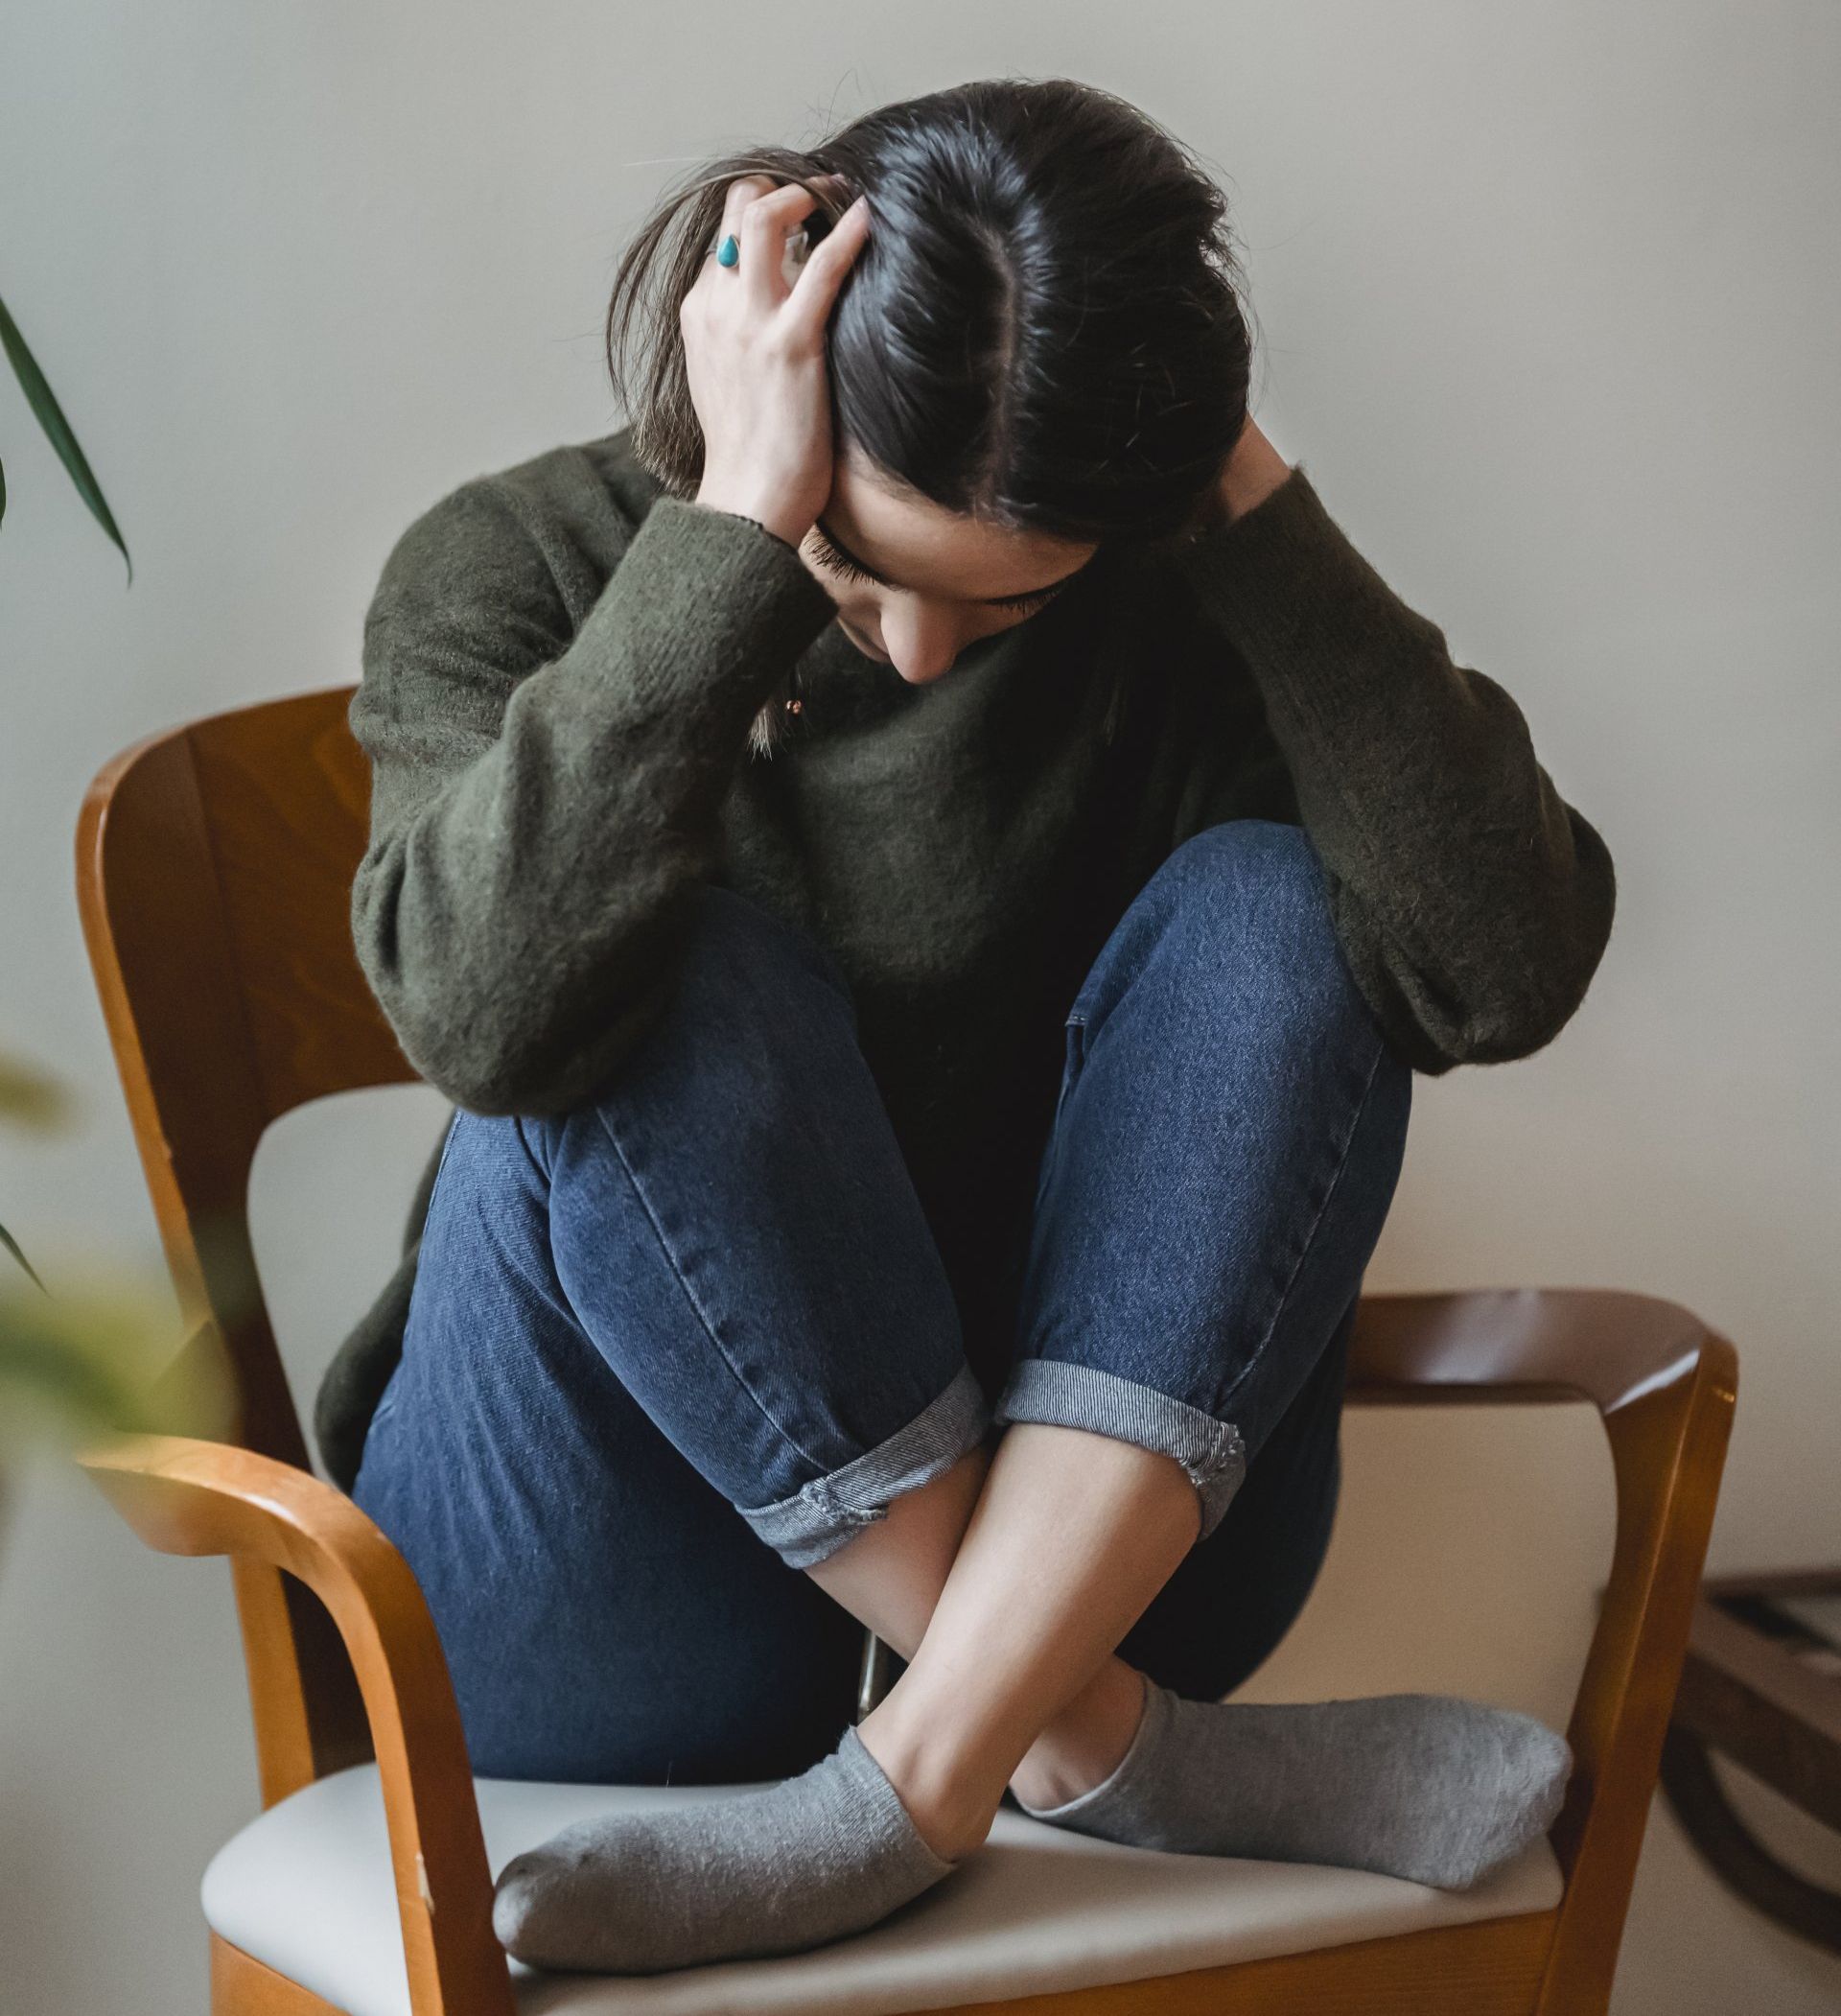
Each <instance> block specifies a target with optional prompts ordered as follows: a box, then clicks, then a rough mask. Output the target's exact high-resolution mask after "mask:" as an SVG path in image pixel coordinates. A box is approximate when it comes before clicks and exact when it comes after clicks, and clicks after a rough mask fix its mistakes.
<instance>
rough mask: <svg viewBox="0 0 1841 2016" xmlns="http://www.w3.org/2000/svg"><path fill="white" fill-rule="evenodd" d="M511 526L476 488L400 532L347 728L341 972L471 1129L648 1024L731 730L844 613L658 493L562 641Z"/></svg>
mask: <svg viewBox="0 0 1841 2016" xmlns="http://www.w3.org/2000/svg"><path fill="white" fill-rule="evenodd" d="M528 508H529V506H528V504H527V503H526V501H525V500H524V499H523V498H522V497H521V496H519V495H517V494H515V493H514V492H513V491H512V490H511V489H510V488H509V487H508V486H505V485H503V484H501V481H499V479H497V478H495V477H480V478H477V479H475V480H474V481H471V482H467V483H463V484H462V485H461V486H460V487H459V488H458V489H457V490H455V491H454V492H453V493H452V494H451V495H449V496H448V497H446V498H444V499H443V500H442V501H441V502H440V503H439V504H435V505H434V506H433V507H432V508H431V509H430V510H429V511H427V512H425V513H424V514H423V515H422V516H421V517H420V518H418V519H417V520H416V521H415V523H414V524H412V525H411V526H410V527H409V528H408V530H407V531H406V532H405V533H404V534H403V536H402V537H401V538H400V539H399V540H398V542H397V544H396V546H395V548H394V549H393V550H392V551H391V553H390V555H389V557H388V559H387V560H386V562H385V567H384V571H383V575H382V578H381V579H380V581H379V584H378V588H377V591H376V594H375V596H374V597H373V598H372V601H371V604H370V607H369V610H368V612H367V614H366V617H365V621H364V637H363V673H362V678H361V682H360V685H359V688H358V691H357V692H356V693H355V694H354V696H353V699H352V704H351V710H350V719H351V725H352V729H353V732H354V734H355V735H356V736H357V738H358V739H359V741H360V742H361V744H362V745H363V747H364V749H365V751H366V753H367V754H368V756H369V758H370V762H371V813H370V822H371V823H370V840H369V845H368V847H367V849H366V852H365V854H364V856H363V859H362V861H361V864H360V867H359V869H358V873H357V876H356V879H355V880H354V884H353V889H352V927H353V934H354V937H355V940H356V944H357V949H358V955H359V960H360V963H361V966H362V968H363V970H364V973H365V974H366V976H367V977H368V979H369V981H370V984H371V987H372V989H373V990H374V992H375V993H376V995H377V997H378V1000H379V1002H380V1004H381V1005H382V1007H383V1009H384V1012H385V1015H386V1016H387V1018H388V1019H389V1021H390V1024H391V1026H392V1028H393V1029H394V1030H395V1032H396V1035H397V1038H398V1041H399V1042H400V1043H401V1044H402V1046H403V1050H404V1053H405V1055H406V1056H407V1057H408V1059H409V1061H410V1063H411V1064H413V1065H414V1066H415V1067H416V1069H417V1070H419V1071H420V1072H421V1073H422V1074H423V1076H424V1077H426V1078H427V1079H428V1080H429V1082H430V1083H431V1084H432V1085H434V1086H436V1087H437V1088H438V1089H439V1090H442V1091H443V1092H445V1093H446V1094H447V1096H448V1097H449V1098H450V1099H452V1100H453V1101H454V1103H455V1104H456V1105H458V1106H462V1107H465V1108H468V1109H470V1110H471V1111H473V1112H476V1113H513V1112H516V1113H546V1112H553V1111H557V1110H562V1109H566V1108H567V1107H569V1106H571V1105H572V1104H576V1103H579V1101H580V1100H582V1099H583V1098H585V1097H587V1096H588V1095H590V1094H591V1093H592V1092H593V1091H594V1090H595V1089H596V1088H597V1087H599V1086H600V1085H602V1084H603V1083H605V1081H606V1080H607V1079H608V1078H609V1076H610V1075H611V1074H612V1073H613V1072H614V1071H615V1070H616V1069H617V1068H618V1066H619V1064H620V1062H621V1061H622V1059H623V1058H624V1057H625V1056H626V1055H627V1053H628V1052H629V1050H630V1049H631V1048H632V1046H633V1045H634V1043H635V1042H636V1041H637V1040H638V1038H639V1037H640V1035H641V1033H642V1032H643V1031H644V1029H645V1028H647V1027H648V1026H649V1025H650V1023H651V1022H652V1021H653V1020H655V1019H656V1017H657V1015H658V1014H659V1013H660V1012H661V1010H662V1009H663V1007H664V1003H665V1001H666V1000H667V999H668V997H669V994H670V991H671V988H672V986H673V984H674V983H675V980H676V978H677V975H678V973H679V971H680V968H681V959H682V952H683V949H684V946H685V942H686V940H687V934H688V929H689V926H690V924H691V921H692V907H693V905H694V903H695V900H696V897H697V895H698V893H699V890H700V887H701V884H702V883H703V881H704V879H706V877H707V876H708V874H709V873H710V871H711V868H712V866H713V865H714V864H715V861H716V857H717V853H718V849H719V845H720V809H721V805H722V801H723V798H724V796H725V795H726V792H727V788H728V785H729V784H730V782H731V780H732V778H733V776H734V769H735V766H736V764H737V762H739V760H740V756H741V752H742V749H743V746H744V743H745V738H746V733H747V728H748V724H749V723H750V721H751V720H752V719H753V717H754V715H755V713H756V711H757V709H758V708H759V706H760V705H761V704H762V702H763V701H764V700H765V699H766V698H767V697H768V695H769V693H770V692H771V691H772V690H773V688H774V686H775V684H776V683H777V682H778V681H779V680H780V679H781V678H782V677H783V675H784V674H785V672H786V670H787V668H789V666H790V665H791V664H792V663H793V662H794V661H795V660H796V659H797V658H798V657H799V656H800V655H801V653H802V652H803V651H804V649H805V648H806V647H807V646H808V645H810V644H811V642H812V641H813V640H814V639H815V638H816V637H817V635H818V633H819V631H820V630H821V629H822V628H823V627H824V625H825V624H826V623H827V622H828V621H830V620H831V619H832V617H834V616H835V614H836V609H835V605H834V604H833V603H832V601H831V599H830V598H829V597H828V596H827V593H826V592H825V589H824V587H823V586H822V584H821V583H820V582H818V581H817V580H816V579H815V578H814V577H813V575H812V574H810V573H809V571H808V570H807V569H806V568H805V566H804V562H803V561H802V560H801V559H800V557H799V555H798V553H797V552H796V551H795V550H794V549H793V548H792V547H791V546H789V545H788V544H787V543H786V541H784V540H783V539H781V538H780V537H779V536H777V535H776V534H774V533H772V532H769V531H768V530H767V529H766V528H765V527H762V526H759V525H757V524H756V523H755V521H754V520H752V519H749V518H743V517H741V516H739V515H738V514H735V513H732V512H727V511H718V510H713V509H711V508H709V507H707V506H704V505H701V504H692V503H689V502H687V501H685V500H682V499H679V498H677V497H674V496H671V495H670V494H668V493H667V494H664V495H662V496H660V497H658V498H657V499H656V500H655V501H654V502H653V503H652V504H651V506H650V508H649V510H648V511H647V512H646V513H645V514H644V516H643V517H642V518H641V520H640V522H639V524H638V526H637V527H636V528H634V527H630V525H629V527H628V528H627V529H626V533H625V538H624V541H623V544H622V547H621V551H619V552H618V557H617V560H616V564H615V565H614V568H613V572H612V573H611V574H610V575H609V576H608V578H607V580H606V584H605V586H604V587H603V588H602V590H601V592H600V594H599V596H598V598H597V599H596V600H595V601H594V605H593V607H592V608H590V610H589V611H588V614H587V616H586V617H585V619H584V620H583V621H581V622H580V624H579V627H574V628H572V626H571V619H570V615H569V611H568V608H567V605H566V602H565V598H564V596H563V593H562V591H561V589H560V588H559V586H558V584H557V580H556V577H555V574H554V572H553V571H552V569H551V568H550V566H549V564H548V561H547V559H546V558H545V554H544V550H543V545H542V542H541V537H540V533H541V531H542V528H541V527H539V528H538V529H537V530H533V529H532V528H531V527H530V526H529V525H528V524H527V522H526V512H527V510H528ZM560 536H566V533H564V534H561V535H560ZM571 628H572V634H571Z"/></svg>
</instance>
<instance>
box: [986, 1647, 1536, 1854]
mask: <svg viewBox="0 0 1841 2016" xmlns="http://www.w3.org/2000/svg"><path fill="white" fill-rule="evenodd" d="M1145 1688H1146V1693H1145V1707H1144V1718H1143V1720H1142V1721H1141V1722H1140V1723H1139V1724H1138V1732H1137V1734H1136V1735H1135V1736H1134V1737H1133V1738H1132V1740H1131V1744H1130V1748H1129V1749H1127V1751H1126V1753H1125V1756H1124V1757H1123V1759H1121V1761H1120V1763H1119V1765H1118V1768H1117V1769H1116V1770H1114V1771H1113V1772H1112V1774H1111V1776H1110V1777H1108V1778H1107V1779H1105V1780H1103V1781H1102V1782H1101V1783H1100V1784H1098V1785H1096V1786H1095V1787H1094V1788H1093V1789H1092V1791H1091V1792H1088V1793H1083V1794H1082V1795H1081V1796H1080V1797H1079V1798H1077V1799H1070V1800H1069V1801H1068V1802H1067V1804H1066V1805H1064V1806H1055V1807H1050V1808H1048V1809H1047V1810H1046V1811H1041V1810H1037V1809H1036V1808H1034V1807H1029V1806H1024V1807H1023V1811H1024V1812H1025V1813H1029V1814H1032V1815H1033V1817H1035V1818H1037V1819H1038V1820H1048V1821H1051V1822H1053V1823H1054V1824H1055V1825H1056V1826H1058V1827H1068V1828H1072V1829H1073V1830H1074V1831H1075V1832H1076V1833H1079V1834H1094V1835H1098V1836H1099V1837H1100V1838H1101V1839H1102V1840H1110V1841H1124V1842H1127V1843H1129V1844H1130V1845H1131V1846H1133V1847H1139V1848H1164V1849H1170V1850H1173V1851H1175V1852H1176V1853H1177V1854H1183V1855H1245V1856H1249V1857H1252V1858H1255V1859H1257V1860H1259V1861H1265V1862H1317V1863H1333V1864H1337V1865H1339V1866H1340V1867H1342V1868H1348V1869H1374V1870H1378V1871H1379V1872H1380V1873H1381V1874H1382V1875H1384V1876H1404V1877H1407V1878H1409V1879H1410V1881H1411V1882H1413V1883H1428V1884H1435V1885H1436V1886H1437V1887H1439V1888H1440V1889H1454V1890H1460V1889H1466V1888H1468V1887H1469V1886H1470V1885H1472V1884H1473V1883H1475V1882H1477V1881H1478V1879H1479V1878H1480V1877H1482V1876H1484V1875H1486V1874H1488V1872H1489V1871H1490V1870H1491V1869H1493V1868H1496V1867H1498V1866H1499V1865H1500V1864H1503V1863H1504V1862H1507V1861H1508V1860H1509V1859H1510V1858H1511V1857H1513V1856H1515V1855H1517V1854H1519V1853H1520V1852H1521V1850H1522V1849H1523V1848H1525V1847H1526V1846H1527V1844H1528V1843H1529V1842H1530V1841H1531V1840H1535V1839H1536V1837H1537V1836H1539V1835H1541V1834H1544V1833H1545V1832H1546V1831H1547V1829H1548V1828H1549V1827H1550V1825H1551V1824H1552V1822H1553V1819H1554V1817H1555V1816H1556V1815H1557V1814H1558V1812H1559V1810H1560V1800H1561V1796H1562V1794H1563V1793H1564V1792H1565V1790H1566V1781H1567V1777H1568V1775H1569V1773H1570V1772H1571V1770H1572V1768H1573V1755H1572V1752H1571V1751H1570V1750H1569V1749H1568V1748H1567V1746H1566V1745H1565V1743H1563V1742H1562V1741H1561V1739H1560V1738H1559V1737H1557V1736H1556V1735H1554V1733H1553V1732H1552V1730H1551V1729H1550V1728H1548V1727H1547V1726H1546V1725H1545V1724H1544V1723H1538V1722H1536V1721H1535V1720H1534V1719H1533V1718H1532V1717H1531V1716H1527V1715H1517V1714H1513V1713H1511V1712H1510V1711H1508V1710H1506V1709H1502V1708H1487V1707H1484V1706H1483V1705H1482V1704H1481V1703H1480V1702H1478V1701H1466V1700H1455V1699H1453V1698H1452V1697H1450V1696H1447V1695H1436V1694H1388V1695H1381V1696H1377V1697H1376V1698H1374V1699H1372V1700H1350V1701H1319V1702H1313V1703H1309V1704H1301V1705H1298V1706H1291V1705H1289V1704H1288V1705H1283V1706H1268V1705H1266V1704H1264V1703H1255V1702H1250V1701H1227V1702H1223V1701H1191V1700H1182V1699H1181V1698H1180V1697H1179V1696H1177V1695H1175V1694H1172V1693H1171V1692H1170V1691H1169V1689H1168V1688H1164V1687H1158V1686H1155V1685H1154V1684H1153V1683H1152V1682H1150V1681H1149V1680H1147V1681H1146V1682H1145ZM1017 1803H1018V1804H1019V1805H1021V1804H1022V1802H1021V1801H1020V1800H1018V1802H1017Z"/></svg>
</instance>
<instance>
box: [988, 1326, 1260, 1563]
mask: <svg viewBox="0 0 1841 2016" xmlns="http://www.w3.org/2000/svg"><path fill="white" fill-rule="evenodd" d="M995 1418H996V1419H997V1420H998V1421H999V1422H1009V1421H1040V1422H1042V1423H1044V1424H1045V1425H1047V1426H1048V1427H1051V1428H1086V1429H1089V1430H1091V1432H1092V1433H1093V1434H1095V1435H1109V1436H1111V1437H1112V1438H1113V1439H1114V1441H1116V1442H1135V1443H1136V1444H1137V1446H1138V1447H1139V1448H1141V1449H1149V1450H1151V1451H1152V1452H1153V1453H1154V1454H1155V1455H1158V1456H1170V1457H1174V1458H1175V1459H1176V1461H1177V1463H1179V1464H1180V1465H1182V1467H1183V1470H1184V1472H1185V1473H1186V1475H1187V1476H1188V1479H1189V1481H1190V1483H1191V1484H1193V1485H1194V1486H1195V1488H1196V1493H1197V1495H1198V1497H1200V1500H1201V1531H1200V1534H1198V1535H1197V1538H1198V1539H1206V1538H1207V1536H1208V1535H1210V1534H1211V1533H1213V1532H1214V1530H1215V1528H1216V1527H1217V1526H1218V1525H1220V1523H1221V1518H1222V1514H1223V1512H1225V1511H1226V1510H1227V1508H1228V1506H1229V1505H1230V1504H1231V1503H1232V1502H1233V1496H1234V1493H1235V1492H1236V1491H1237V1490H1239V1489H1240V1486H1241V1480H1242V1479H1243V1478H1244V1477H1245V1476H1246V1475H1247V1444H1246V1443H1245V1442H1243V1441H1242V1439H1241V1434H1240V1430H1239V1429H1238V1428H1236V1427H1235V1426H1234V1425H1233V1424H1232V1422H1230V1421H1218V1420H1216V1418H1214V1416H1213V1415H1212V1414H1203V1413H1202V1411H1201V1409H1200V1407H1191V1406H1190V1405H1189V1404H1188V1403H1187V1402H1186V1401H1183V1400H1177V1399H1173V1398H1172V1397H1171V1396H1170V1395H1169V1394H1167V1393H1159V1392H1158V1391H1157V1390H1156V1388H1155V1387H1154V1386H1140V1385H1138V1384H1137V1382H1136V1381H1135V1380H1132V1379H1121V1378H1120V1377H1119V1375H1118V1374H1117V1373H1116V1372H1107V1371H1100V1370H1099V1369H1098V1368H1097V1367H1095V1366H1091V1365H1068V1364H1065V1363H1063V1361H1062V1360H1060V1359H1059V1358H1025V1359H1023V1360H1022V1361H1021V1363H1020V1364H1018V1365H1017V1366H1016V1368H1015V1370H1014V1371H1013V1372H1012V1373H1011V1375H1010V1380H1009V1383H1008V1384H1007V1385H1006V1386H1005V1388H1004V1390H1003V1392H1002V1393H1001V1394H1000V1395H998V1399H997V1407H996V1413H995Z"/></svg>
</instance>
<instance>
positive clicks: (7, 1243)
mask: <svg viewBox="0 0 1841 2016" xmlns="http://www.w3.org/2000/svg"><path fill="white" fill-rule="evenodd" d="M0 1246H4V1247H5V1248H6V1249H7V1251H8V1252H9V1253H10V1254H12V1256H13V1258H14V1259H15V1260H17V1261H18V1262H19V1264H20V1266H21V1267H23V1268H24V1269H25V1270H26V1272H27V1273H28V1274H29V1275H30V1276H31V1277H32V1278H33V1279H34V1280H35V1281H37V1282H38V1287H39V1289H40V1291H41V1292H42V1293H43V1294H46V1295H49V1294H50V1293H51V1290H50V1289H49V1288H47V1287H46V1286H45V1284H44V1282H43V1281H40V1280H38V1270H37V1269H36V1268H35V1266H34V1265H33V1264H32V1262H31V1261H30V1260H29V1259H27V1258H26V1256H25V1254H24V1253H23V1252H22V1251H21V1249H20V1245H19V1242H18V1240H17V1239H15V1238H14V1237H13V1236H12V1233H11V1232H10V1231H8V1230H7V1229H6V1227H5V1226H4V1225H0Z"/></svg>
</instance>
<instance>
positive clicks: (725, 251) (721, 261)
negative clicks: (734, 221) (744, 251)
mask: <svg viewBox="0 0 1841 2016" xmlns="http://www.w3.org/2000/svg"><path fill="white" fill-rule="evenodd" d="M740 258H741V241H740V240H739V239H738V238H737V237H736V236H735V234H734V232H733V231H731V232H730V233H729V235H728V237H727V238H725V239H724V240H723V241H722V243H721V244H720V245H719V246H717V247H716V264H717V265H718V266H734V265H735V264H736V263H737V261H738V260H739V259H740Z"/></svg>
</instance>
